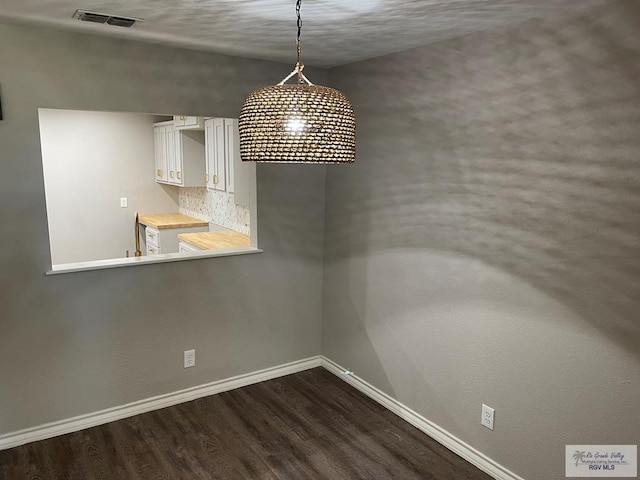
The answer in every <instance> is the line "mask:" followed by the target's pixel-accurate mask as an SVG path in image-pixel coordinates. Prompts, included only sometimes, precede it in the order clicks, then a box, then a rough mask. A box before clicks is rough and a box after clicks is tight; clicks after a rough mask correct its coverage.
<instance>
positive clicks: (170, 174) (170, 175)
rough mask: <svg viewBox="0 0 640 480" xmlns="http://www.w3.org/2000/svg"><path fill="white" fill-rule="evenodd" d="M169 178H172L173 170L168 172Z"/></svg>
mask: <svg viewBox="0 0 640 480" xmlns="http://www.w3.org/2000/svg"><path fill="white" fill-rule="evenodd" d="M169 178H173V170H171V171H170V172H169Z"/></svg>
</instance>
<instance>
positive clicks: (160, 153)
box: [153, 126, 168, 182]
mask: <svg viewBox="0 0 640 480" xmlns="http://www.w3.org/2000/svg"><path fill="white" fill-rule="evenodd" d="M166 132H167V131H166V129H165V127H164V126H156V127H153V136H154V147H155V152H154V154H155V163H156V182H166V181H167V180H168V171H167V170H168V168H167V150H166V143H167V133H166Z"/></svg>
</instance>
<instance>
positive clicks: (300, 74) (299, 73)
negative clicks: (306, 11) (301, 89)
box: [296, 0, 304, 83]
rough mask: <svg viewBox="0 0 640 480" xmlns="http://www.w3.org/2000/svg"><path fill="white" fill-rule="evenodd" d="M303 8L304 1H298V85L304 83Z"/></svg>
mask: <svg viewBox="0 0 640 480" xmlns="http://www.w3.org/2000/svg"><path fill="white" fill-rule="evenodd" d="M301 6H302V0H296V15H297V17H298V36H297V37H296V53H297V55H298V62H297V63H296V70H297V71H298V83H304V81H303V80H302V69H303V68H304V65H303V64H302V60H301V57H302V47H301V46H300V32H301V31H302V17H301V16H300V7H301Z"/></svg>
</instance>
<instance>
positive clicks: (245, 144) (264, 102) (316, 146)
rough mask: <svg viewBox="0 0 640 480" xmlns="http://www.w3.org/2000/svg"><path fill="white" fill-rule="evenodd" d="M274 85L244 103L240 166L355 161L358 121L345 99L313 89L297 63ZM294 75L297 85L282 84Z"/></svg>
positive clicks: (330, 91) (326, 89) (329, 90)
mask: <svg viewBox="0 0 640 480" xmlns="http://www.w3.org/2000/svg"><path fill="white" fill-rule="evenodd" d="M301 3H302V0H297V2H296V12H297V13H298V38H297V41H296V45H297V52H298V62H297V63H296V67H295V69H294V70H293V72H291V73H290V74H289V76H288V77H286V78H285V79H284V80H282V81H281V82H280V83H279V84H277V85H272V86H270V87H265V88H261V89H260V90H256V91H255V92H253V93H251V94H250V95H249V96H248V97H247V99H246V100H245V101H244V105H243V106H242V110H241V111H240V117H239V119H238V130H239V131H240V157H241V158H242V161H244V162H264V163H341V164H344V163H353V162H354V160H355V158H356V117H355V114H354V112H353V107H352V106H351V103H349V100H347V97H345V96H344V95H343V94H342V93H340V92H339V91H338V90H335V89H333V88H329V87H323V86H320V85H314V84H313V83H311V82H310V81H309V79H307V77H305V76H304V74H303V73H302V70H303V69H304V65H303V64H302V61H301V59H300V29H301V27H302V20H301V18H300V4H301ZM294 75H297V79H298V82H297V83H295V84H286V83H285V82H286V81H287V80H289V79H290V78H291V77H293V76H294Z"/></svg>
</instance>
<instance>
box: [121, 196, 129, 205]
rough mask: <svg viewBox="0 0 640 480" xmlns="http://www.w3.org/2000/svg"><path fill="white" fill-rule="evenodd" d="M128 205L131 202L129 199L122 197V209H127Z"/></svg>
mask: <svg viewBox="0 0 640 480" xmlns="http://www.w3.org/2000/svg"><path fill="white" fill-rule="evenodd" d="M128 205H129V200H128V199H127V197H120V207H122V208H127V206H128Z"/></svg>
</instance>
